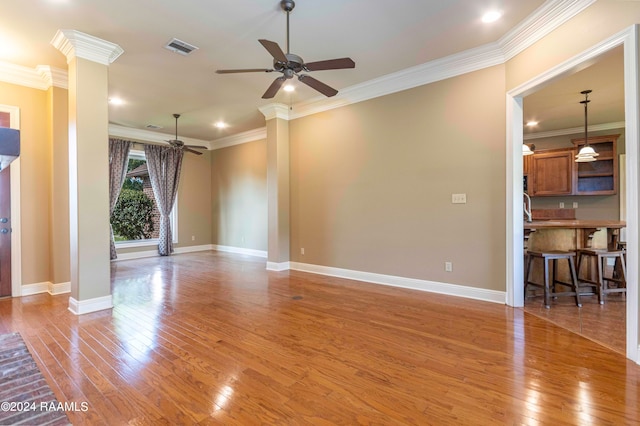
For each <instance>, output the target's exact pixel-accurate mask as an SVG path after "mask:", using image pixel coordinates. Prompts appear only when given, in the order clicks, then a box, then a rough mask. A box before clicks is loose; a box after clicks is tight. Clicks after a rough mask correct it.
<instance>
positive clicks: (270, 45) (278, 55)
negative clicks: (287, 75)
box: [258, 39, 289, 64]
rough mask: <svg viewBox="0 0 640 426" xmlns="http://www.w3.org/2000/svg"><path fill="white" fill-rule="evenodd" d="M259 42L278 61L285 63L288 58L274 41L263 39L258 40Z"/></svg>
mask: <svg viewBox="0 0 640 426" xmlns="http://www.w3.org/2000/svg"><path fill="white" fill-rule="evenodd" d="M258 41H259V42H260V44H262V45H263V46H264V48H265V49H267V51H268V52H269V53H270V54H271V56H273V58H274V59H275V60H276V61H278V62H283V63H285V64H286V63H287V62H288V61H289V60H288V59H287V57H286V56H285V54H284V52H283V51H282V49H281V48H280V46H279V45H278V43H276V42H275V41H269V40H265V39H260V40H258Z"/></svg>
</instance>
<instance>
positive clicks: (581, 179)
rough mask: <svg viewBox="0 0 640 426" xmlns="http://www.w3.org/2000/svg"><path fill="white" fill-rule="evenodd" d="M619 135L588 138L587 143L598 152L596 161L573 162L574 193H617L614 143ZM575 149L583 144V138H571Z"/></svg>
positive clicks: (616, 164) (616, 159) (616, 163)
mask: <svg viewBox="0 0 640 426" xmlns="http://www.w3.org/2000/svg"><path fill="white" fill-rule="evenodd" d="M619 136H620V135H608V136H596V137H590V138H589V145H591V146H592V147H593V149H595V151H596V152H597V153H598V154H599V155H598V157H597V161H592V162H589V163H575V167H574V177H573V179H574V181H575V188H574V189H575V194H576V195H613V194H617V193H618V156H617V154H616V145H617V143H618V137H619ZM571 142H572V143H573V144H574V145H575V147H576V150H579V149H580V148H581V147H582V146H584V138H582V139H572V140H571Z"/></svg>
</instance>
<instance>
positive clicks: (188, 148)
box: [167, 114, 207, 155]
mask: <svg viewBox="0 0 640 426" xmlns="http://www.w3.org/2000/svg"><path fill="white" fill-rule="evenodd" d="M173 117H174V118H175V119H176V138H175V139H172V140H170V141H167V142H169V145H171V146H173V147H176V148H180V149H182V150H183V151H189V152H191V153H194V154H197V155H202V153H201V152H200V151H196V150H195V149H192V148H199V149H207V147H206V146H202V145H185V144H184V142H182V141H181V140H180V139H178V118H180V114H173Z"/></svg>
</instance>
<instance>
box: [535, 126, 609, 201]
mask: <svg viewBox="0 0 640 426" xmlns="http://www.w3.org/2000/svg"><path fill="white" fill-rule="evenodd" d="M619 136H620V135H608V136H595V137H589V144H590V145H591V146H592V147H593V148H594V149H595V151H596V152H597V153H598V154H599V155H598V157H597V161H593V162H589V163H576V162H575V155H576V154H577V152H578V150H579V149H580V148H581V147H582V146H583V145H584V138H582V139H572V140H571V142H572V143H573V144H574V146H575V148H562V149H548V150H539V151H536V153H535V154H533V155H531V156H529V157H530V160H529V161H530V163H529V164H528V167H527V170H526V173H528V184H529V194H530V195H531V196H534V197H543V196H558V195H613V194H617V192H618V156H617V154H616V145H617V141H618V137H619Z"/></svg>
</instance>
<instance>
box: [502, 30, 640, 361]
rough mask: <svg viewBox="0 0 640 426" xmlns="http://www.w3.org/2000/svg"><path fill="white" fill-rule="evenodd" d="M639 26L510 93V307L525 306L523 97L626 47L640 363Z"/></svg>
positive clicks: (634, 326)
mask: <svg viewBox="0 0 640 426" xmlns="http://www.w3.org/2000/svg"><path fill="white" fill-rule="evenodd" d="M638 28H639V27H638V25H632V26H630V27H628V28H626V29H625V30H623V31H621V32H619V33H618V34H615V35H614V36H612V37H610V38H608V39H606V40H604V41H602V42H600V43H598V44H596V45H595V46H592V47H591V48H589V49H587V50H586V51H584V52H582V53H581V54H579V55H577V56H574V57H573V58H571V59H569V60H567V61H565V62H563V63H561V64H559V65H557V66H555V67H553V68H551V69H549V70H547V71H546V72H544V73H542V74H540V75H538V76H536V77H535V78H533V79H531V80H529V81H528V82H526V83H523V84H522V85H520V86H518V87H516V88H514V89H512V90H510V91H509V92H507V99H506V101H507V138H506V139H507V146H506V151H507V154H506V159H507V164H506V169H507V193H506V199H507V203H506V204H507V212H506V213H507V221H506V233H507V241H506V246H507V253H506V256H507V259H506V260H507V262H506V272H507V276H506V283H507V304H508V305H509V306H514V307H522V306H524V288H523V286H522V285H521V284H519V285H515V283H521V282H522V277H523V273H524V272H523V270H524V265H523V263H524V260H523V256H522V253H523V250H524V229H523V226H524V223H523V222H524V219H523V214H522V144H523V142H524V140H523V139H524V138H523V111H522V99H523V98H524V97H525V96H527V95H530V94H531V93H534V92H535V91H537V90H539V89H540V88H542V87H543V86H545V85H547V84H549V83H551V82H554V81H556V80H559V79H561V78H563V77H565V76H567V75H571V74H573V73H575V72H577V71H580V70H581V69H584V68H585V67H586V66H588V65H590V64H591V63H592V62H593V61H595V60H596V59H597V58H598V57H599V56H601V55H603V54H605V53H606V52H608V51H609V50H611V49H613V48H615V47H618V46H621V45H622V46H624V93H625V100H624V104H625V151H626V163H625V166H626V171H627V179H626V193H625V195H626V199H627V257H628V258H629V259H631V262H629V264H628V265H627V280H628V282H630V285H629V286H628V287H627V319H626V325H627V328H626V330H627V339H626V343H627V351H626V356H627V358H629V359H631V360H632V361H634V362H636V363H638V364H640V347H638V327H639V321H638V320H639V318H638V304H639V300H638V263H639V261H640V257H639V256H638V255H639V242H638V231H639V225H640V220H639V216H638V215H639V213H640V206H639V205H638V201H639V199H638V188H639V187H640V185H639V184H640V182H639V179H638V165H639V163H638V160H639V155H638V151H639V147H638V144H639V139H638V137H639V123H638V121H639V117H638V114H639V112H640V94H639V93H638V89H639V81H638V80H639V53H638V45H639V43H638Z"/></svg>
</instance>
